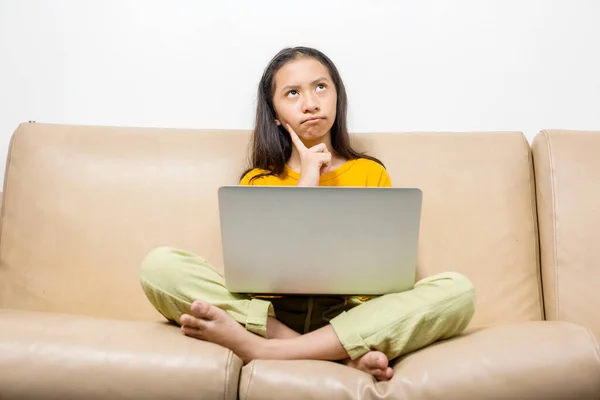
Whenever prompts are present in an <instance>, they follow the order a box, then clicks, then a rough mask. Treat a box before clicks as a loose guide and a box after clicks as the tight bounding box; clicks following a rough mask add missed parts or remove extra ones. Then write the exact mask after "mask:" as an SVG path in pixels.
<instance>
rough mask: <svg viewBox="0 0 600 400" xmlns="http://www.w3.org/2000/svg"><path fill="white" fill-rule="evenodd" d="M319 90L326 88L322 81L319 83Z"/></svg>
mask: <svg viewBox="0 0 600 400" xmlns="http://www.w3.org/2000/svg"><path fill="white" fill-rule="evenodd" d="M317 90H325V85H324V84H322V83H320V84H318V85H317Z"/></svg>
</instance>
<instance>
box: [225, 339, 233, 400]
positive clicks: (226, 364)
mask: <svg viewBox="0 0 600 400" xmlns="http://www.w3.org/2000/svg"><path fill="white" fill-rule="evenodd" d="M231 353H232V351H231V350H229V356H228V357H227V362H226V363H225V382H224V385H225V387H224V390H223V393H224V397H223V399H224V400H227V399H228V397H229V396H228V395H229V390H228V389H229V385H228V382H229V369H230V368H229V367H230V365H231V359H232V356H231Z"/></svg>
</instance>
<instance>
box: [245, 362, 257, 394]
mask: <svg viewBox="0 0 600 400" xmlns="http://www.w3.org/2000/svg"><path fill="white" fill-rule="evenodd" d="M255 364H256V361H254V362H253V363H252V365H251V366H250V375H249V376H248V386H246V396H245V397H244V400H248V396H250V385H251V384H252V377H253V376H254V365H255Z"/></svg>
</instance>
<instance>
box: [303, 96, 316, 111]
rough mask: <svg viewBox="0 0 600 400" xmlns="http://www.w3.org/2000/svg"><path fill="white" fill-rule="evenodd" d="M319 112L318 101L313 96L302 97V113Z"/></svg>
mask: <svg viewBox="0 0 600 400" xmlns="http://www.w3.org/2000/svg"><path fill="white" fill-rule="evenodd" d="M318 110H319V100H318V99H317V97H316V96H315V95H313V94H308V95H306V96H304V103H303V104H302V111H303V112H314V111H318Z"/></svg>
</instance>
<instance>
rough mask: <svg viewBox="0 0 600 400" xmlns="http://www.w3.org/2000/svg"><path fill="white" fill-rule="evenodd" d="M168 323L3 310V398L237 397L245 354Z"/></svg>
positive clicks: (0, 346)
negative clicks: (186, 333) (180, 329)
mask: <svg viewBox="0 0 600 400" xmlns="http://www.w3.org/2000/svg"><path fill="white" fill-rule="evenodd" d="M178 333H179V330H178V328H177V327H175V326H172V325H168V324H166V323H152V322H127V321H116V320H108V319H99V318H91V317H84V316H77V315H65V314H52V313H39V312H26V311H15V310H0V398H11V399H12V398H23V399H34V398H35V399H47V398H53V399H167V398H168V399H196V400H197V399H236V398H237V393H238V382H239V376H240V369H241V367H242V361H241V360H240V359H239V358H238V357H236V356H235V355H233V353H231V352H230V351H229V350H227V349H225V348H223V347H220V346H217V345H214V344H211V343H207V342H202V341H199V340H196V339H192V338H190V337H187V336H184V335H183V334H178Z"/></svg>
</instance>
